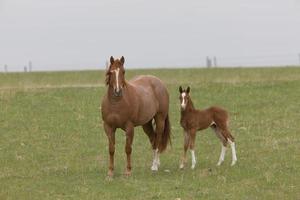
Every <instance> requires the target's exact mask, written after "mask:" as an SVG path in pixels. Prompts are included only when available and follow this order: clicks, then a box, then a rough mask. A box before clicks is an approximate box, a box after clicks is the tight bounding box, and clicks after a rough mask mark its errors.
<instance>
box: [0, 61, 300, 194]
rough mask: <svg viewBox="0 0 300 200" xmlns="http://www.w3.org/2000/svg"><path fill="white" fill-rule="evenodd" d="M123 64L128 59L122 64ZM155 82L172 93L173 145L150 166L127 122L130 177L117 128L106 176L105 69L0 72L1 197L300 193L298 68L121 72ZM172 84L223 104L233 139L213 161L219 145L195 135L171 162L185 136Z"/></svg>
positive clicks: (201, 100)
mask: <svg viewBox="0 0 300 200" xmlns="http://www.w3.org/2000/svg"><path fill="white" fill-rule="evenodd" d="M125 67H126V66H125ZM137 74H152V75H155V76H157V77H159V78H160V79H162V80H163V81H164V82H165V83H166V85H167V88H168V90H169V93H170V120H171V126H172V147H168V149H167V150H166V152H164V153H163V154H162V155H161V157H160V159H161V166H160V168H159V171H158V172H157V173H153V172H152V171H151V170H150V167H151V163H152V149H151V145H150V143H149V141H148V137H147V136H146V135H145V134H144V133H143V131H142V128H136V129H135V136H134V142H133V152H132V165H133V170H132V176H131V177H129V178H126V177H125V176H124V175H123V173H124V170H125V164H126V156H125V155H126V154H125V152H124V145H125V136H124V134H123V132H121V131H118V132H117V134H116V153H115V175H114V178H113V180H112V181H109V180H107V179H106V176H107V167H108V149H107V148H108V145H107V138H106V135H105V133H104V130H103V127H102V120H101V115H100V111H99V109H100V108H99V106H100V102H101V98H102V95H103V94H104V92H105V91H106V88H105V86H104V73H103V71H81V72H43V73H9V74H0V199H130V200H135V199H136V200H139V199H145V200H146V199H152V200H154V199H173V200H175V199H177V198H178V199H181V200H185V199H299V198H300V156H299V155H300V154H299V153H300V151H299V147H300V137H299V134H300V123H299V122H300V68H289V67H282V68H245V69H242V68H232V69H221V68H214V69H161V70H158V69H153V70H127V71H126V78H127V80H128V79H130V78H131V77H133V76H135V75H137ZM179 85H183V86H185V87H186V86H188V85H189V86H191V96H192V99H193V102H194V104H195V107H197V108H206V107H208V106H210V105H220V106H222V107H225V108H226V109H227V110H228V111H229V113H230V119H231V120H230V129H231V132H232V134H233V135H234V137H235V139H236V148H237V156H238V161H237V164H236V165H235V166H234V167H231V166H230V162H231V153H230V150H229V151H228V152H227V154H226V157H225V162H224V163H223V164H222V165H221V166H220V167H217V166H216V164H217V161H218V158H219V154H220V150H221V145H220V142H219V140H218V139H217V138H216V136H215V135H214V133H213V131H212V130H209V129H208V130H205V131H202V132H198V134H197V139H196V147H195V149H196V157H197V165H196V168H195V169H194V170H191V169H190V166H191V160H190V154H189V152H188V161H189V162H188V164H187V168H185V169H184V170H180V169H179V163H180V158H181V156H182V152H183V133H182V128H181V127H180V124H179V118H180V108H179V99H178V96H179V92H178V87H179Z"/></svg>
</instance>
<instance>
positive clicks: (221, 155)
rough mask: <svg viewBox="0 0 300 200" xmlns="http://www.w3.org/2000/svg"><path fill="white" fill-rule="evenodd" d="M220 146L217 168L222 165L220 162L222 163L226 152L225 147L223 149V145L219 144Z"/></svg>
mask: <svg viewBox="0 0 300 200" xmlns="http://www.w3.org/2000/svg"><path fill="white" fill-rule="evenodd" d="M221 145H222V149H221V154H220V158H219V161H218V164H217V166H220V165H221V164H222V162H223V161H224V159H225V154H226V150H227V147H225V146H224V145H223V144H221Z"/></svg>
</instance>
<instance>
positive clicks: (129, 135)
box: [125, 124, 134, 176]
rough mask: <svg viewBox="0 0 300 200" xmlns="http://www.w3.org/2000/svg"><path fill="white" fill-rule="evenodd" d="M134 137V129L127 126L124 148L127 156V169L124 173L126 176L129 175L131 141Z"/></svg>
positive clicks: (130, 125) (129, 125)
mask: <svg viewBox="0 0 300 200" xmlns="http://www.w3.org/2000/svg"><path fill="white" fill-rule="evenodd" d="M133 136H134V127H133V125H132V124H128V125H127V127H126V146H125V152H126V155H127V167H126V171H125V175H126V176H130V175H131V152H132V147H131V146H132V141H133Z"/></svg>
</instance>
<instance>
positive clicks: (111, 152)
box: [104, 123, 116, 177]
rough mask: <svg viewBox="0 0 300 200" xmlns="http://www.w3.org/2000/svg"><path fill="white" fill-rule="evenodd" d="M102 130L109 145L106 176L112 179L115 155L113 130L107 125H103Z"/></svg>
mask: <svg viewBox="0 0 300 200" xmlns="http://www.w3.org/2000/svg"><path fill="white" fill-rule="evenodd" d="M104 130H105V133H106V135H107V138H108V144H109V167H108V176H109V177H112V176H113V174H114V154H115V131H116V129H115V128H112V127H110V126H109V125H108V124H106V123H104Z"/></svg>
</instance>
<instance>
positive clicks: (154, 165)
mask: <svg viewBox="0 0 300 200" xmlns="http://www.w3.org/2000/svg"><path fill="white" fill-rule="evenodd" d="M158 165H159V155H158V149H155V150H153V162H152V167H151V170H152V171H157V170H158Z"/></svg>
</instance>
